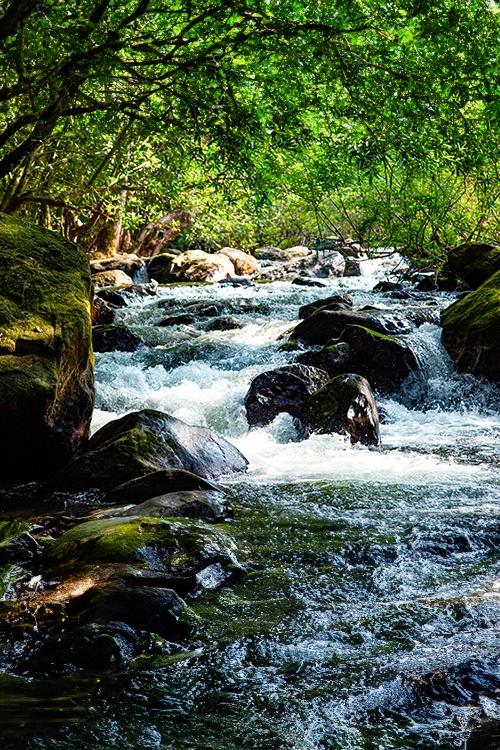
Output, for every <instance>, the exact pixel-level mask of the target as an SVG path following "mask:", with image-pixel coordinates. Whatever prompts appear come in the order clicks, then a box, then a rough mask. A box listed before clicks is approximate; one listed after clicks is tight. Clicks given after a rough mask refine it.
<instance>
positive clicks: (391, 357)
mask: <svg viewBox="0 0 500 750" xmlns="http://www.w3.org/2000/svg"><path fill="white" fill-rule="evenodd" d="M342 340H343V341H345V342H346V343H348V344H349V368H350V369H351V371H352V372H356V373H358V374H359V375H363V376H364V377H365V378H367V379H368V380H369V382H370V383H371V384H372V386H373V387H374V388H375V389H376V390H378V391H381V392H383V393H391V392H393V391H395V390H397V388H399V386H400V385H401V384H402V383H403V381H404V380H406V378H407V377H408V376H409V375H411V374H412V373H413V372H416V371H418V369H419V365H418V362H417V359H416V357H415V355H414V353H413V352H412V350H411V349H410V347H409V346H408V345H407V344H405V343H404V342H403V341H401V339H398V338H396V337H395V336H387V335H385V334H381V333H378V332H376V331H374V330H371V329H370V328H366V327H364V326H361V325H349V326H346V328H345V329H344V331H343V333H342Z"/></svg>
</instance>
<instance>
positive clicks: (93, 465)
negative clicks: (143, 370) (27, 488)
mask: <svg viewBox="0 0 500 750" xmlns="http://www.w3.org/2000/svg"><path fill="white" fill-rule="evenodd" d="M246 467H247V461H246V459H245V458H244V456H243V455H242V454H241V453H240V452H239V450H237V448H235V447H234V446H233V445H231V443H229V442H228V441H227V440H224V438H221V437H219V436H218V435H216V434H215V433H214V432H212V431H211V430H208V429H206V428H205V427H195V426H192V425H188V424H186V423H185V422H182V421H181V420H180V419H175V417H172V416H170V415H169V414H165V413H163V412H160V411H155V410H153V409H144V410H142V411H138V412H132V413H131V414H127V415H126V416H124V417H121V418H120V419H117V420H114V421H112V422H108V424H106V425H105V426H104V427H102V428H101V429H100V430H98V431H97V432H96V433H95V434H94V435H93V436H92V437H91V439H90V440H89V442H88V443H87V445H86V446H85V449H84V450H83V451H82V452H81V453H80V454H79V455H78V456H76V457H75V458H74V459H73V461H71V462H70V463H69V464H68V465H67V466H66V467H64V469H63V470H62V471H61V472H59V474H58V475H57V476H56V477H55V478H54V479H53V482H52V483H53V485H54V486H56V487H59V488H62V489H64V488H66V489H85V488H88V487H103V488H111V487H115V486H116V484H117V483H122V482H127V481H129V480H130V479H135V478H137V477H142V476H144V475H145V474H150V473H151V472H154V471H158V470H164V469H185V470H187V471H191V472H193V473H195V474H198V475H200V476H202V477H204V478H207V479H214V478H216V477H219V476H222V475H223V474H232V473H236V472H242V471H245V470H246Z"/></svg>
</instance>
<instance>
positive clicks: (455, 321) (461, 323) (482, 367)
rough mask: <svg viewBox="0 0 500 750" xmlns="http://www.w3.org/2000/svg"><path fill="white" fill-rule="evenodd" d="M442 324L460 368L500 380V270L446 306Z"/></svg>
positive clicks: (447, 342) (453, 356) (445, 344)
mask: <svg viewBox="0 0 500 750" xmlns="http://www.w3.org/2000/svg"><path fill="white" fill-rule="evenodd" d="M441 325H442V326H443V344H444V346H445V347H446V349H447V351H448V352H449V354H450V355H451V357H452V359H453V360H454V362H455V366H456V368H457V370H458V371H459V372H470V373H473V374H474V375H479V376H482V377H485V378H489V379H490V380H494V381H497V382H498V381H500V271H497V272H496V273H495V274H494V275H493V276H491V278H489V279H488V281H486V282H485V283H484V284H482V285H481V286H480V287H479V289H476V291H474V292H471V293H470V294H467V295H466V296H465V297H463V298H462V299H460V300H458V301H457V302H454V303H453V304H452V305H450V306H449V307H447V308H446V309H445V310H443V312H442V313H441Z"/></svg>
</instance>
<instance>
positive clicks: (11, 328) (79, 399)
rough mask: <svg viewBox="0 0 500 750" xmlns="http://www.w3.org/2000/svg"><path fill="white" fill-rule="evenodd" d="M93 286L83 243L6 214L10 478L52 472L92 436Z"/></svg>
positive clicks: (0, 308) (3, 368)
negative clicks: (76, 243)
mask: <svg viewBox="0 0 500 750" xmlns="http://www.w3.org/2000/svg"><path fill="white" fill-rule="evenodd" d="M90 288H91V284H90V269H89V265H88V261H87V259H86V257H85V255H84V253H83V252H82V251H81V250H80V249H79V248H78V247H77V246H76V245H74V244H73V243H71V242H67V241H66V240H64V239H63V238H61V237H59V236H58V235H56V234H53V233H52V232H48V231H46V230H42V229H38V228H35V227H29V226H27V225H25V224H23V223H22V222H20V221H18V220H17V219H14V218H12V217H8V216H4V215H1V214H0V441H1V444H2V471H1V478H2V480H8V479H9V478H16V477H17V478H28V477H32V476H37V475H39V476H42V475H44V474H47V473H48V472H50V471H53V470H54V469H55V468H58V467H59V466H60V465H61V464H63V463H65V462H66V461H68V460H69V458H70V457H71V455H72V454H73V452H74V451H75V450H76V448H78V446H79V445H81V444H82V443H83V442H85V440H86V439H87V436H88V430H89V424H90V419H91V415H92V409H93V403H94V387H93V371H92V341H91V319H90V300H91V295H90Z"/></svg>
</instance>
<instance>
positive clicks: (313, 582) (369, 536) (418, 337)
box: [16, 261, 500, 750]
mask: <svg viewBox="0 0 500 750" xmlns="http://www.w3.org/2000/svg"><path fill="white" fill-rule="evenodd" d="M384 272H385V270H384V268H383V267H382V265H381V264H380V263H378V262H376V261H367V262H365V263H364V275H363V276H362V277H359V278H355V279H335V280H334V281H332V282H329V284H328V286H327V287H326V288H324V289H317V288H305V287H297V286H294V285H291V284H288V283H285V282H277V283H274V284H263V285H256V286H251V287H246V286H238V287H232V286H227V285H220V286H202V287H189V286H179V287H167V288H163V289H162V290H161V291H160V295H159V297H157V298H154V299H147V300H144V301H141V302H134V303H133V304H131V305H130V306H129V307H127V308H124V309H122V310H121V311H120V313H119V322H122V323H124V324H125V325H127V326H128V327H129V328H130V329H131V330H132V331H133V332H134V333H136V334H137V335H139V336H140V337H141V338H142V339H143V341H145V342H146V346H144V347H141V348H140V349H138V350H137V351H135V352H115V353H105V354H98V355H97V364H96V376H97V384H98V386H97V387H98V390H97V400H98V410H97V411H96V415H95V419H94V428H97V427H98V426H101V425H102V424H104V423H106V422H107V421H109V420H110V419H112V418H114V417H115V416H116V415H121V414H123V413H125V412H127V411H132V410H136V409H141V408H145V407H151V408H155V409H160V410H163V411H166V412H168V413H170V414H172V415H174V416H175V417H178V418H180V419H183V420H185V421H187V422H189V423H191V424H197V425H204V426H207V427H210V428H212V429H214V430H216V431H217V432H219V433H220V434H222V435H224V437H226V438H228V439H229V440H231V441H232V442H233V443H234V444H235V445H236V446H237V447H238V448H239V449H240V450H241V451H242V452H243V454H244V455H245V456H246V457H247V458H248V460H249V462H250V465H249V471H248V475H247V476H246V477H245V478H244V480H242V479H241V478H234V479H231V480H228V481H227V482H226V483H225V486H226V489H227V490H228V492H229V495H230V498H231V502H232V505H233V507H234V510H235V519H234V521H233V522H232V523H231V524H230V525H229V527H230V532H231V535H232V536H233V538H234V539H235V541H236V544H237V547H238V549H239V558H240V559H241V560H242V561H243V562H244V563H245V564H246V566H247V567H248V571H249V572H248V574H247V576H246V577H245V579H244V580H243V581H242V582H241V583H238V584H237V585H235V586H233V587H231V588H229V589H226V590H223V591H222V592H220V591H218V592H207V593H206V594H204V595H203V596H202V597H201V598H200V599H199V600H198V601H197V602H196V603H195V604H194V605H193V606H194V609H195V611H196V613H197V615H198V617H199V632H198V633H196V634H195V641H194V642H193V643H191V644H190V647H189V650H187V651H182V650H181V649H179V650H178V652H177V653H174V654H172V653H170V652H168V653H165V655H164V656H160V657H159V656H155V657H151V659H149V660H148V658H147V657H143V658H142V660H139V661H138V662H137V663H135V662H132V666H131V667H130V668H129V669H128V670H127V671H125V672H122V673H120V674H105V675H101V676H100V677H99V678H92V676H90V677H89V676H88V675H87V676H86V677H85V678H82V680H81V681H79V680H78V676H77V675H74V676H72V677H71V678H68V677H66V678H64V679H63V678H61V681H60V683H59V689H60V690H63V691H64V694H65V695H66V696H67V697H66V699H65V700H66V702H67V701H68V700H69V696H71V695H72V694H74V695H75V697H74V704H73V705H74V706H79V707H80V706H84V707H85V711H84V713H85V723H80V721H79V715H78V712H76V713H77V716H76V717H75V716H73V714H72V713H71V711H70V709H69V708H68V707H67V706H66V703H64V705H63V704H61V712H62V714H63V715H64V712H65V711H66V712H67V725H66V726H65V727H64V731H63V730H61V729H57V728H55V729H54V730H53V731H51V732H50V733H49V734H48V735H47V737H45V738H44V737H41V736H40V735H39V736H38V737H37V739H36V740H33V739H32V738H31V739H29V738H28V739H26V740H24V741H23V742H24V746H25V747H32V748H70V747H71V748H78V749H80V748H82V749H83V748H87V747H95V748H100V749H104V748H111V747H120V748H124V749H125V748H126V749H127V750H132V748H134V749H135V748H139V747H141V748H175V749H176V750H180V749H181V748H182V749H185V750H188V749H189V750H193V749H194V748H196V749H199V750H250V749H252V750H264V749H265V750H288V749H289V750H292V749H293V750H375V748H377V749H379V748H383V749H384V750H389V749H390V748H399V749H400V750H410V748H421V749H422V750H424V748H425V750H448V749H451V748H463V747H464V743H465V741H466V738H467V736H468V734H469V733H470V722H471V721H472V720H474V718H475V717H478V716H480V715H481V714H482V715H486V716H490V717H491V718H495V716H498V713H499V710H498V705H495V696H496V698H498V690H500V675H499V670H498V657H499V654H500V646H499V641H498V630H497V629H498V625H499V624H500V578H499V577H498V576H499V569H498V546H499V541H500V533H499V527H498V514H499V512H500V481H499V474H498V470H497V466H496V461H497V459H498V439H499V435H500V417H499V414H498V404H499V399H498V390H496V389H495V388H494V387H492V386H491V385H488V384H487V383H485V382H481V381H479V380H477V379H475V378H472V377H471V376H462V375H457V374H456V373H454V371H453V368H452V366H451V363H450V361H449V359H448V357H447V355H446V354H445V352H444V350H443V348H442V346H441V344H440V329H439V327H438V326H437V325H436V323H435V322H432V315H430V316H429V315H427V313H426V311H436V309H438V308H440V307H443V306H446V305H447V304H449V303H450V301H451V299H452V298H451V297H450V296H449V295H445V294H438V295H433V296H429V295H426V294H420V295H419V294H416V295H414V296H413V297H412V298H410V299H407V300H404V301H401V300H398V299H393V298H391V297H390V295H386V294H383V293H373V292H371V289H372V288H373V286H374V285H375V284H376V282H377V281H378V280H379V279H380V278H381V277H382V276H383V274H384ZM338 292H340V293H344V292H350V293H352V295H353V301H354V306H355V307H357V308H359V307H362V306H364V305H373V306H376V307H378V308H381V309H382V310H383V311H384V312H385V313H386V314H387V315H392V316H393V318H394V319H401V320H402V321H404V322H406V323H407V324H408V329H409V330H411V332H410V333H406V334H402V335H403V336H405V337H406V340H407V341H408V343H409V344H410V345H411V347H412V349H413V351H414V352H415V354H416V356H417V359H418V361H419V364H420V366H421V372H420V373H419V374H418V375H416V376H412V377H411V378H410V379H409V381H408V382H407V383H405V384H404V386H403V388H402V389H400V390H399V391H398V392H397V393H395V394H393V395H391V396H385V397H383V398H382V397H381V398H379V399H378V403H379V406H380V408H381V413H382V414H383V422H382V424H381V435H382V448H381V449H377V450H373V449H369V448H366V447H362V446H359V445H355V446H352V445H351V444H350V442H349V441H348V440H347V439H346V438H344V437H342V436H340V435H312V436H310V437H309V438H308V439H307V440H304V441H300V440H299V439H298V434H297V431H296V427H295V425H294V422H293V420H292V418H291V417H289V416H288V415H286V414H281V415H279V416H278V417H277V418H276V419H275V420H274V422H272V424H270V425H268V426H267V427H263V428H259V429H253V430H251V431H249V429H248V424H247V421H246V417H245V411H244V405H243V401H244V397H245V394H246V392H247V390H248V387H249V384H250V382H251V380H252V379H253V378H254V377H255V376H256V375H257V374H259V373H261V372H263V371H265V370H268V369H271V368H276V367H279V366H282V365H284V364H287V363H290V362H293V361H295V359H296V356H297V352H293V351H283V347H282V346H281V345H282V344H283V340H282V339H279V337H280V336H281V335H282V334H283V333H284V332H286V331H288V330H290V328H291V327H292V326H293V324H294V322H296V319H297V314H298V309H299V307H300V306H302V305H304V304H306V303H308V302H312V301H314V300H316V299H319V298H321V297H327V296H330V295H332V294H334V293H338ZM195 303H196V304H197V305H199V304H202V305H204V306H205V307H209V306H215V307H216V308H217V311H216V314H218V315H221V316H232V317H235V318H237V319H239V320H241V321H242V322H243V323H244V326H243V327H242V328H239V329H234V330H229V331H218V330H216V331H213V330H210V331H207V330H205V328H204V325H205V324H204V320H205V321H207V320H209V319H210V318H205V319H204V317H203V315H197V314H196V312H194V316H195V323H194V324H186V325H179V326H175V327H167V328H164V327H160V326H158V323H159V322H161V320H162V319H164V318H165V317H166V316H168V315H174V314H178V313H179V314H180V313H185V312H186V310H187V308H190V309H192V310H195ZM417 313H418V315H419V316H420V320H423V321H424V322H422V323H421V325H420V326H419V327H418V328H417V327H415V324H414V323H413V322H412V321H413V320H414V319H415V316H416V315H417ZM426 315H427V317H426ZM426 320H427V321H428V322H425V321H426ZM52 689H53V688H51V686H50V684H49V685H48V688H47V690H48V692H47V696H46V702H45V705H46V706H47V710H49V711H51V710H53V706H52V703H51V700H52V699H51V690H52ZM16 690H18V691H19V694H20V701H21V702H20V705H24V704H23V696H24V695H27V696H28V697H27V698H26V700H29V699H31V700H34V699H33V698H32V694H33V692H34V691H35V688H34V686H33V684H30V686H29V690H28V686H27V685H23V684H16ZM495 691H496V692H495ZM83 695H85V696H86V697H85V699H84V698H83V697H82V696H83ZM37 700H38V701H39V702H41V704H43V700H42V699H41V698H40V697H37ZM35 707H36V706H35ZM82 710H83V709H82ZM28 715H29V711H28Z"/></svg>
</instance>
